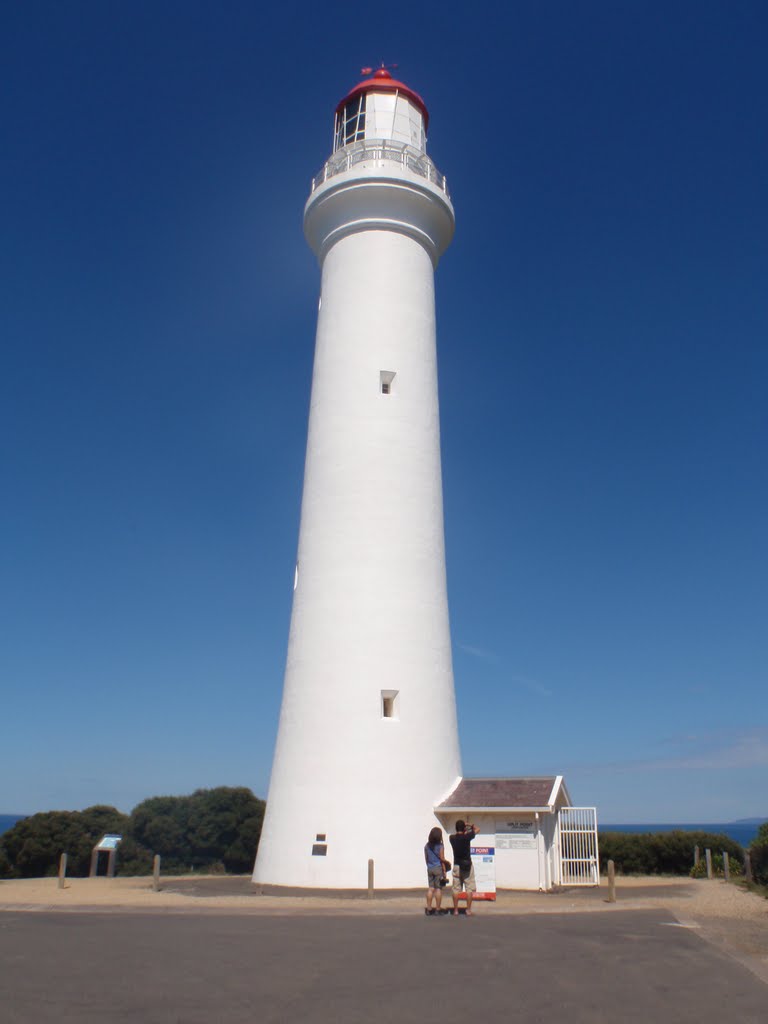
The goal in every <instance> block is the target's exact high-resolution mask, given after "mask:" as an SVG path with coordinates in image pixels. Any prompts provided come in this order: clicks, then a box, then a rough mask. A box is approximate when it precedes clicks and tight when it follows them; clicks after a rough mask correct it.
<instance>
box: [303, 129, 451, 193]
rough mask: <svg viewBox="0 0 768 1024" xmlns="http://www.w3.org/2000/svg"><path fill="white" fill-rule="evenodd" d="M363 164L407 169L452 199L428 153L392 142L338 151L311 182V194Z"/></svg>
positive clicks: (368, 141) (364, 143) (371, 142)
mask: <svg viewBox="0 0 768 1024" xmlns="http://www.w3.org/2000/svg"><path fill="white" fill-rule="evenodd" d="M363 163H364V164H368V165H370V166H371V167H385V166H387V165H388V164H397V165H399V166H400V167H405V168H407V169H408V170H409V171H413V173H414V174H418V175H419V177H421V178H426V180H427V181H430V182H432V184H433V185H436V186H437V187H438V188H439V189H441V190H442V191H443V192H445V194H446V195H447V196H449V197H450V193H449V191H448V183H447V181H446V180H445V175H444V174H441V173H440V171H438V169H437V168H436V167H435V165H434V164H433V163H432V161H431V160H430V158H429V157H428V156H427V155H426V153H422V152H421V151H420V150H418V149H414V148H413V146H409V145H407V144H406V143H404V142H391V141H389V140H387V139H364V140H361V141H360V142H353V143H352V145H351V146H345V147H344V148H343V149H340V150H338V151H337V152H336V153H334V154H333V155H332V156H330V157H329V158H328V159H327V160H326V162H325V166H324V167H323V168H322V170H321V171H319V172H318V173H317V174H316V175H315V177H314V178H313V179H312V191H313V192H314V191H315V189H316V188H319V187H320V186H321V185H322V184H323V183H324V182H326V181H327V180H328V179H329V178H332V177H333V176H334V175H336V174H341V173H342V172H343V171H349V170H351V168H353V167H356V166H357V165H358V164H363Z"/></svg>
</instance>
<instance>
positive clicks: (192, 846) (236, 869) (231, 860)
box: [0, 786, 266, 878]
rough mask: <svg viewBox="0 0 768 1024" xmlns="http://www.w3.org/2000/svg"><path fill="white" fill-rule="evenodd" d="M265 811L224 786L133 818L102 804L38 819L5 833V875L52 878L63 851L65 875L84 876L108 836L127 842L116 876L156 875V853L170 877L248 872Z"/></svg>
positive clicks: (0, 865)
mask: <svg viewBox="0 0 768 1024" xmlns="http://www.w3.org/2000/svg"><path fill="white" fill-rule="evenodd" d="M265 807H266V804H265V802H264V801H263V800H260V799H259V798H258V797H257V796H254V794H253V793H252V792H251V790H250V789H247V788H245V787H230V786H219V787H217V788H215V789H198V790H195V792H194V793H192V794H191V795H189V796H154V797H150V798H149V799H148V800H144V801H142V803H140V804H138V806H136V807H134V809H133V810H132V811H131V813H130V814H122V813H121V812H120V811H118V810H117V809H116V808H114V807H109V806H105V805H97V806H95V807H88V808H86V809H85V810H84V811H46V812H44V813H41V814H33V815H31V817H29V818H24V819H23V820H22V821H18V822H16V824H15V825H14V826H13V827H12V828H10V829H9V830H8V831H7V832H5V833H3V835H0V878H41V877H44V876H46V875H54V874H56V871H57V869H58V861H59V856H60V855H61V854H62V853H66V854H67V874H69V875H72V876H74V877H85V876H87V875H88V872H89V870H90V862H91V851H92V850H93V847H94V846H95V845H96V843H97V842H98V841H99V839H101V837H102V836H103V835H104V834H105V833H113V834H116V835H121V836H122V837H123V841H122V842H121V843H120V847H119V850H118V855H117V874H119V875H147V874H151V872H152V859H153V857H154V855H155V854H160V856H161V858H162V865H163V872H166V873H170V874H179V873H183V872H187V871H210V872H229V873H232V874H239V873H244V872H247V871H250V870H251V868H252V867H253V861H254V857H255V855H256V847H257V846H258V843H259V837H260V835H261V825H262V822H263V820H264V808H265ZM104 859H105V858H104Z"/></svg>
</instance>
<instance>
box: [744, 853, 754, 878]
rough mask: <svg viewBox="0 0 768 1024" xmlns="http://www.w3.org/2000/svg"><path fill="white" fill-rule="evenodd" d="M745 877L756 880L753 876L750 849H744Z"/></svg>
mask: <svg viewBox="0 0 768 1024" xmlns="http://www.w3.org/2000/svg"><path fill="white" fill-rule="evenodd" d="M744 879H745V881H747V882H752V881H754V879H753V877H752V858H751V857H750V855H749V850H745V851H744Z"/></svg>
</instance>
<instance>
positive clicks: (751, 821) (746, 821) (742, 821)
mask: <svg viewBox="0 0 768 1024" xmlns="http://www.w3.org/2000/svg"><path fill="white" fill-rule="evenodd" d="M766 821H768V818H739V819H738V821H731V822H729V824H730V825H762V824H763V823H764V822H766Z"/></svg>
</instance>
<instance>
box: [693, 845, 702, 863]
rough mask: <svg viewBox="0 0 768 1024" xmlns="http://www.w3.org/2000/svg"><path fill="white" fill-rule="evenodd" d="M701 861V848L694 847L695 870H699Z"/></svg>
mask: <svg viewBox="0 0 768 1024" xmlns="http://www.w3.org/2000/svg"><path fill="white" fill-rule="evenodd" d="M700 861H701V850H700V849H699V847H698V845H697V846H694V848H693V866H694V867H695V868H697V867H698V866H699V862H700Z"/></svg>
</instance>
